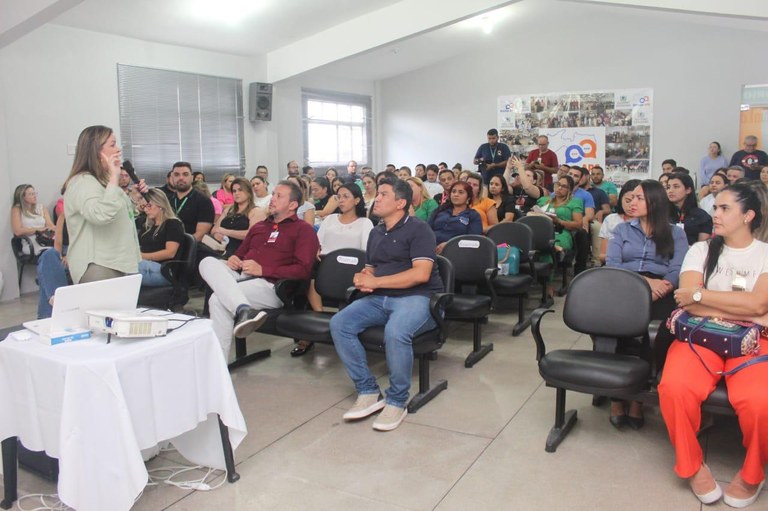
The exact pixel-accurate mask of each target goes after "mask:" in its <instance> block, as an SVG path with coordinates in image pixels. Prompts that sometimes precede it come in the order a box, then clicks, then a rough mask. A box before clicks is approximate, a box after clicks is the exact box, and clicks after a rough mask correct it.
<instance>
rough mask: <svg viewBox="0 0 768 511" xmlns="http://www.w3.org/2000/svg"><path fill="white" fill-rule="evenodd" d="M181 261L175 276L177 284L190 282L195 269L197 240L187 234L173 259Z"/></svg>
mask: <svg viewBox="0 0 768 511" xmlns="http://www.w3.org/2000/svg"><path fill="white" fill-rule="evenodd" d="M174 259H176V260H177V261H182V262H181V264H180V265H179V271H178V272H177V274H176V277H177V280H178V283H182V282H191V280H192V279H193V278H194V275H195V271H196V269H197V267H196V265H197V240H196V239H195V237H194V236H192V235H191V234H189V233H184V241H183V242H182V243H181V247H179V251H178V253H177V254H176V257H175V258H174Z"/></svg>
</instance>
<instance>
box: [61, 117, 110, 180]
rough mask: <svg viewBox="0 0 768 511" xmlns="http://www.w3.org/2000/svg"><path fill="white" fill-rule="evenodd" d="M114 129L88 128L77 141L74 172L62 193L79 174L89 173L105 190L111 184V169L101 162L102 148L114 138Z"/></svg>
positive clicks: (71, 172) (104, 127)
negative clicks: (108, 140)
mask: <svg viewBox="0 0 768 511" xmlns="http://www.w3.org/2000/svg"><path fill="white" fill-rule="evenodd" d="M112 133H114V132H113V131H112V128H107V127H106V126H88V127H87V128H85V129H84V130H83V131H82V132H81V133H80V136H79V137H78V139H77V148H76V149H75V159H74V161H73V162H72V170H71V171H70V172H69V176H68V177H67V180H66V181H65V182H64V186H63V187H62V189H61V191H62V193H64V191H66V189H67V185H68V184H69V182H70V181H71V180H72V178H73V177H75V176H77V175H78V174H83V173H88V174H90V175H92V176H93V177H95V178H96V179H97V180H98V181H99V183H101V184H102V185H103V186H104V187H105V188H106V186H107V183H109V168H108V167H107V166H106V165H105V164H104V162H102V161H101V146H103V145H104V144H105V143H106V142H107V139H109V137H111V136H112Z"/></svg>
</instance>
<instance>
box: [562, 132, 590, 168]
mask: <svg viewBox="0 0 768 511" xmlns="http://www.w3.org/2000/svg"><path fill="white" fill-rule="evenodd" d="M595 157H597V147H596V144H595V142H594V141H592V140H589V139H588V138H585V139H584V140H582V141H581V142H579V143H578V144H573V145H572V146H568V148H567V149H566V150H565V163H566V164H571V163H579V162H580V161H581V160H583V159H584V158H595Z"/></svg>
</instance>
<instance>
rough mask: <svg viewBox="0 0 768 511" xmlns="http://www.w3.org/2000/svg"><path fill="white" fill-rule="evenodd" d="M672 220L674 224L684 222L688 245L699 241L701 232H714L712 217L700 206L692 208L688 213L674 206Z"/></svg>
mask: <svg viewBox="0 0 768 511" xmlns="http://www.w3.org/2000/svg"><path fill="white" fill-rule="evenodd" d="M671 221H672V223H673V224H680V223H682V224H683V230H684V231H685V237H686V238H687V239H688V246H691V245H693V244H694V243H696V242H697V241H699V234H701V233H705V234H712V217H711V216H709V213H707V212H706V211H704V210H703V209H701V208H699V207H695V208H692V209H691V210H690V211H688V212H687V213H686V214H682V213H681V212H680V211H679V210H678V209H677V208H676V207H675V206H672V215H671Z"/></svg>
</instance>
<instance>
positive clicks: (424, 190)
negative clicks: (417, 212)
mask: <svg viewBox="0 0 768 511" xmlns="http://www.w3.org/2000/svg"><path fill="white" fill-rule="evenodd" d="M406 181H407V182H409V183H416V184H417V185H419V188H421V202H422V204H423V203H424V201H428V200H429V199H431V198H432V196H431V195H429V192H428V191H427V187H426V186H424V181H422V180H421V178H418V177H416V176H411V177H409V178H407V179H406Z"/></svg>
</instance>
